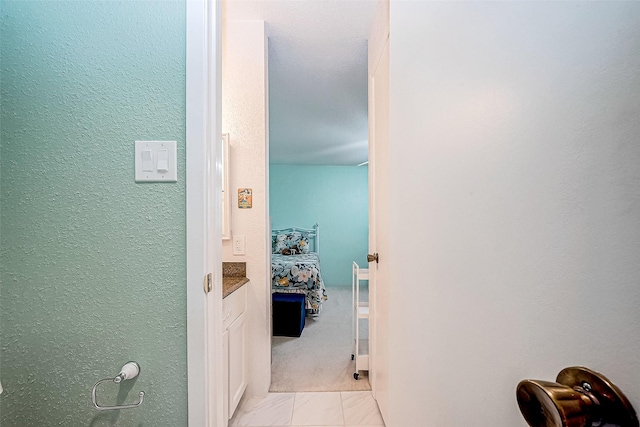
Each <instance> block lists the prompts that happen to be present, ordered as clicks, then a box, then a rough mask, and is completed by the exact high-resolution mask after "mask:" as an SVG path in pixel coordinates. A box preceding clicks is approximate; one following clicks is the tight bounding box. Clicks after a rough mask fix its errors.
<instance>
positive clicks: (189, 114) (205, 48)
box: [186, 0, 224, 427]
mask: <svg viewBox="0 0 640 427" xmlns="http://www.w3.org/2000/svg"><path fill="white" fill-rule="evenodd" d="M220 5H221V0H188V1H187V43H186V44H187V70H186V71H187V74H186V169H187V176H186V193H187V370H188V405H189V425H190V426H206V427H217V426H222V425H224V419H223V411H222V395H223V394H222V319H221V316H220V315H219V313H221V312H222V232H221V231H222V220H221V218H222V207H221V202H222V200H221V198H220V197H219V196H218V195H219V194H221V161H222V150H221V144H220V135H221V130H220V128H221V122H222V120H221V115H220V105H221V102H220V98H221V95H220V94H221V85H220V82H221V80H220V76H221V56H220Z"/></svg>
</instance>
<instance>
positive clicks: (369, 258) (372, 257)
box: [367, 252, 378, 264]
mask: <svg viewBox="0 0 640 427" xmlns="http://www.w3.org/2000/svg"><path fill="white" fill-rule="evenodd" d="M373 261H375V262H376V264H377V263H378V252H376V253H374V254H367V262H373Z"/></svg>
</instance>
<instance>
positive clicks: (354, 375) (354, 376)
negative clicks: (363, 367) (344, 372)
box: [353, 372, 360, 381]
mask: <svg viewBox="0 0 640 427" xmlns="http://www.w3.org/2000/svg"><path fill="white" fill-rule="evenodd" d="M359 376H360V374H359V373H357V372H355V373H354V374H353V378H354V379H355V380H356V381H358V377H359Z"/></svg>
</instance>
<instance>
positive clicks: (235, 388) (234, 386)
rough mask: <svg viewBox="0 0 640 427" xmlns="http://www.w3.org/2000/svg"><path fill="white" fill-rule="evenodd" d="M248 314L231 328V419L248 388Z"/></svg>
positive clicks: (229, 353) (243, 315)
mask: <svg viewBox="0 0 640 427" xmlns="http://www.w3.org/2000/svg"><path fill="white" fill-rule="evenodd" d="M245 317H246V313H242V315H241V316H240V317H238V319H237V320H236V321H235V322H233V324H231V326H229V329H228V333H229V352H228V355H229V356H228V357H229V364H228V365H227V366H229V417H232V416H233V413H234V412H235V410H236V407H237V406H238V403H239V402H240V399H241V398H242V394H243V393H244V390H245V389H246V388H247V339H246V335H247V332H246V329H247V328H246V325H245V322H244V321H245Z"/></svg>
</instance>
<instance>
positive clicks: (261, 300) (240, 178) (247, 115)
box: [222, 21, 271, 395]
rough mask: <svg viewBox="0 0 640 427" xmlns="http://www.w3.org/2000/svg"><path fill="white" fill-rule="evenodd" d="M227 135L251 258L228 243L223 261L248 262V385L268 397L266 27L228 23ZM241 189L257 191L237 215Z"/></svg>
mask: <svg viewBox="0 0 640 427" xmlns="http://www.w3.org/2000/svg"><path fill="white" fill-rule="evenodd" d="M222 43H223V46H222V55H223V57H222V58H223V59H222V132H223V133H228V134H229V145H230V151H229V155H230V168H229V172H230V178H229V182H230V192H231V205H232V211H231V232H232V234H234V235H244V236H246V255H243V256H234V255H233V253H232V248H231V242H230V241H223V245H222V246H223V248H222V250H223V261H234V262H242V261H244V262H246V263H247V277H248V278H249V279H250V281H251V282H250V283H249V285H248V286H249V289H248V291H249V292H248V314H249V318H248V326H249V332H248V345H249V347H248V348H249V385H248V387H247V394H249V395H264V394H266V393H267V392H268V390H269V385H270V383H271V365H270V361H271V344H270V343H271V313H270V311H269V307H270V304H271V299H270V298H271V284H270V282H271V268H270V265H269V263H268V262H267V256H268V255H269V253H270V252H271V250H270V249H271V240H270V236H271V231H270V227H269V223H268V212H269V206H268V197H267V190H268V188H269V183H268V173H267V171H268V157H267V156H268V152H269V148H268V144H269V137H268V135H269V134H268V129H267V123H268V116H267V105H268V102H267V98H268V92H267V84H268V79H267V38H266V36H265V28H264V22H262V21H225V22H224V23H223V36H222ZM240 187H249V188H251V189H252V190H253V207H252V208H251V209H238V202H237V191H238V188H240Z"/></svg>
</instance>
